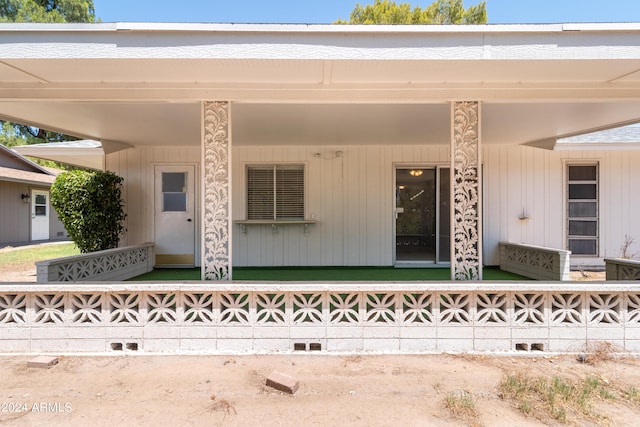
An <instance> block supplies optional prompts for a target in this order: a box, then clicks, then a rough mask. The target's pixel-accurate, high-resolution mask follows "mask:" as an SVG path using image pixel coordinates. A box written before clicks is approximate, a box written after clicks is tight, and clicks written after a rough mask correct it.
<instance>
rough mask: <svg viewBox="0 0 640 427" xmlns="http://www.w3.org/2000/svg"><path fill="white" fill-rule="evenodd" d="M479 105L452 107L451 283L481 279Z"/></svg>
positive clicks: (463, 104) (469, 102) (460, 104)
mask: <svg viewBox="0 0 640 427" xmlns="http://www.w3.org/2000/svg"><path fill="white" fill-rule="evenodd" d="M480 148H481V144H480V103H479V102H472V101H464V102H453V103H452V104H451V185H452V191H451V219H452V220H451V236H452V239H453V241H452V242H451V243H452V245H451V280H482V253H481V252H482V205H481V200H482V197H481V189H482V182H481V174H480V165H481V158H480V157H481V152H480Z"/></svg>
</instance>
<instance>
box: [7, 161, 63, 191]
mask: <svg viewBox="0 0 640 427" xmlns="http://www.w3.org/2000/svg"><path fill="white" fill-rule="evenodd" d="M55 179H56V177H55V175H46V174H43V173H38V172H29V171H23V170H20V169H12V168H5V167H3V166H0V181H12V182H21V183H24V184H42V185H47V186H49V185H51V184H53V181H55Z"/></svg>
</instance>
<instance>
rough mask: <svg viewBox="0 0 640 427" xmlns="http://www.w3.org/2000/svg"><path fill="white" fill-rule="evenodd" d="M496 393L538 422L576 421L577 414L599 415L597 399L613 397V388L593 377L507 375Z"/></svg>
mask: <svg viewBox="0 0 640 427" xmlns="http://www.w3.org/2000/svg"><path fill="white" fill-rule="evenodd" d="M499 389H500V397H501V398H502V399H504V400H507V401H510V402H512V404H513V406H514V407H516V408H518V409H519V410H520V411H521V412H522V413H524V414H525V415H533V416H534V417H536V418H537V419H539V420H540V421H542V422H547V421H548V420H549V419H553V420H556V421H559V422H562V423H571V424H574V423H575V424H578V419H579V417H586V418H589V419H594V420H597V419H600V418H601V416H600V415H599V414H597V413H596V412H595V411H594V403H595V402H596V401H597V400H616V399H617V396H618V393H617V391H616V390H615V389H614V388H612V387H609V385H608V384H607V383H606V382H604V381H602V380H601V379H600V378H597V377H587V378H585V379H583V380H580V381H572V380H568V379H565V378H560V377H558V376H554V377H551V378H548V377H545V376H540V377H530V376H527V375H525V374H517V375H507V376H505V377H504V378H503V379H502V381H501V383H500V386H499Z"/></svg>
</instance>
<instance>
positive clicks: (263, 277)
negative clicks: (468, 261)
mask: <svg viewBox="0 0 640 427" xmlns="http://www.w3.org/2000/svg"><path fill="white" fill-rule="evenodd" d="M233 279H234V280H240V281H266V282H271V281H299V282H324V281H327V282H351V281H366V282H415V281H430V280H432V281H448V280H451V273H450V270H449V269H448V268H393V267H235V268H234V269H233ZM131 280H136V281H138V280H143V281H185V280H200V268H187V269H185V268H158V269H155V270H153V271H151V272H149V273H146V274H143V275H142V276H138V277H135V278H133V279H131ZM484 280H496V281H501V280H506V281H521V280H529V279H527V278H525V277H522V276H519V275H517V274H513V273H508V272H506V271H501V270H500V269H498V268H485V269H484Z"/></svg>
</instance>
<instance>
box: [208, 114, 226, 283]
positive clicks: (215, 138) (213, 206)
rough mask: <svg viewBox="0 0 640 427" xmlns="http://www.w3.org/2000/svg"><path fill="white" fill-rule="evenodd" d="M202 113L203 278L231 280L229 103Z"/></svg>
mask: <svg viewBox="0 0 640 427" xmlns="http://www.w3.org/2000/svg"><path fill="white" fill-rule="evenodd" d="M203 111H204V117H203V128H204V129H203V140H202V144H203V147H202V156H203V161H202V176H203V181H204V184H203V187H204V203H203V221H202V229H203V238H204V242H203V251H204V253H203V254H204V257H203V277H204V280H231V219H230V217H231V200H230V199H229V197H230V194H231V192H230V187H231V183H230V180H231V140H230V134H229V103H228V102H205V103H204V109H203Z"/></svg>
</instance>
